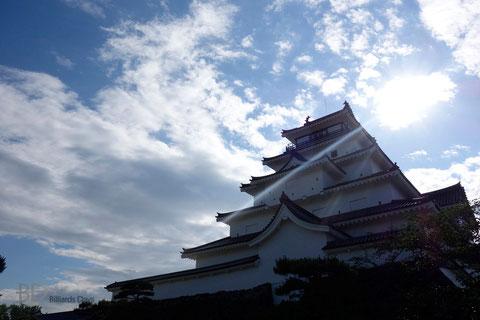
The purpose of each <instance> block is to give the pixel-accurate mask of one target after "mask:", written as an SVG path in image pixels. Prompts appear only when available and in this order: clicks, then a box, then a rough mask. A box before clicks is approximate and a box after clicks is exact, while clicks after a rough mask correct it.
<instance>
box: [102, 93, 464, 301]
mask: <svg viewBox="0 0 480 320" xmlns="http://www.w3.org/2000/svg"><path fill="white" fill-rule="evenodd" d="M282 136H283V137H285V138H287V139H288V140H289V141H290V142H291V144H289V145H288V146H287V147H286V150H285V152H283V153H282V154H279V155H277V156H274V157H269V158H263V164H264V165H266V166H269V167H270V168H272V169H273V170H274V171H275V172H274V173H272V174H269V175H265V176H260V177H252V178H251V179H250V182H249V183H247V184H242V185H241V187H240V190H241V191H242V192H246V193H248V194H250V195H251V196H252V197H253V199H254V200H253V206H252V207H248V208H244V209H241V210H238V211H233V212H226V213H218V214H217V217H216V219H217V222H221V223H225V224H227V225H228V226H229V227H230V235H229V236H228V237H226V238H223V239H219V240H216V241H213V242H210V243H206V244H203V245H200V246H198V247H194V248H188V249H187V248H184V249H183V251H182V253H181V255H182V258H189V259H193V260H195V261H196V268H195V269H191V270H184V271H179V272H173V273H167V274H161V275H156V276H151V277H145V278H141V279H133V280H127V281H121V282H115V283H112V284H110V285H108V286H107V287H106V289H107V290H108V291H110V292H112V297H114V296H115V295H116V294H118V293H119V292H120V288H121V287H122V286H123V285H125V284H128V283H132V282H135V281H147V282H150V283H151V284H152V285H153V287H154V292H155V295H154V297H153V298H154V299H166V298H173V297H179V296H185V295H194V294H199V293H213V292H217V291H221V290H240V289H248V288H252V287H255V286H257V285H260V284H263V283H266V282H269V283H271V284H272V285H273V286H275V285H276V284H279V283H281V282H282V281H283V278H282V277H280V276H278V275H276V274H275V273H274V272H273V267H274V265H275V261H276V260H277V259H278V258H280V257H283V256H286V257H288V258H302V257H318V256H335V257H338V258H340V259H344V260H348V259H349V258H351V257H354V256H356V255H361V254H363V253H364V251H365V250H372V249H373V248H375V246H376V244H378V242H379V241H382V240H385V239H387V238H389V237H390V236H391V235H392V232H393V231H392V230H393V229H395V228H396V227H399V226H401V225H402V224H403V223H404V221H405V217H404V216H405V214H406V213H410V212H412V213H415V212H418V213H421V212H423V211H425V210H429V211H430V210H440V209H441V208H442V207H448V206H451V205H453V204H455V203H458V202H460V201H465V200H466V195H465V191H464V189H463V187H462V186H461V185H460V183H458V184H456V185H453V186H450V187H447V188H444V189H440V190H436V191H432V192H429V193H424V194H422V193H420V192H419V191H418V190H417V189H416V188H415V186H414V185H413V184H412V183H411V182H410V181H409V180H408V179H407V178H406V177H405V175H404V174H403V173H402V171H401V170H400V169H399V167H398V166H397V165H396V163H393V162H392V161H391V160H390V159H389V158H388V157H387V155H386V154H385V153H384V152H383V151H382V149H381V148H380V147H379V145H378V144H377V142H376V140H375V139H374V138H373V137H372V136H371V135H370V134H369V133H368V132H367V131H366V130H365V129H364V128H363V127H362V126H361V124H360V123H359V122H358V121H357V120H356V118H355V116H354V114H353V112H352V109H351V108H350V106H349V105H348V103H347V102H345V103H344V107H343V109H341V110H339V111H337V112H334V113H332V114H329V115H327V116H325V117H322V118H319V119H316V120H313V121H309V117H308V118H307V119H306V120H305V123H304V125H303V126H301V127H298V128H294V129H290V130H283V131H282Z"/></svg>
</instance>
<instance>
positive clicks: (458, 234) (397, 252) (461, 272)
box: [373, 200, 480, 287]
mask: <svg viewBox="0 0 480 320" xmlns="http://www.w3.org/2000/svg"><path fill="white" fill-rule="evenodd" d="M479 214H480V202H479V201H478V200H477V201H474V202H472V203H471V204H469V203H463V204H460V205H456V206H452V207H450V208H447V209H443V210H441V211H438V212H432V211H425V212H422V213H419V214H418V213H417V214H410V215H408V216H407V223H406V225H405V227H404V228H402V229H401V230H399V231H398V232H397V234H396V236H394V237H393V238H392V239H391V241H388V242H386V243H384V244H383V245H381V246H380V247H379V249H378V250H377V252H376V254H375V257H373V259H375V258H376V257H379V256H382V255H386V256H387V257H388V260H389V261H401V262H402V263H404V264H405V265H407V266H409V267H411V268H414V269H415V268H417V269H427V268H429V269H439V268H447V269H448V270H450V271H452V272H453V273H454V274H455V275H456V278H457V280H458V281H460V282H461V283H462V285H463V286H466V287H478V286H479V285H480V229H479V226H480V223H479Z"/></svg>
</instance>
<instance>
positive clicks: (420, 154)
mask: <svg viewBox="0 0 480 320" xmlns="http://www.w3.org/2000/svg"><path fill="white" fill-rule="evenodd" d="M427 155H428V153H427V151H425V150H423V149H422V150H417V151H414V152H410V153H408V154H406V155H405V156H404V157H406V158H410V159H412V160H416V159H418V158H422V157H426V156H427Z"/></svg>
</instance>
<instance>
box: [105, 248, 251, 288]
mask: <svg viewBox="0 0 480 320" xmlns="http://www.w3.org/2000/svg"><path fill="white" fill-rule="evenodd" d="M258 259H260V257H259V256H258V255H254V256H250V257H246V258H241V259H237V260H233V261H228V262H223V263H219V264H214V265H211V266H206V267H201V268H196V269H189V270H184V271H177V272H172V273H165V274H159V275H156V276H151V277H144V278H138V279H133V280H126V281H120V282H114V283H112V284H109V285H108V286H106V287H105V289H107V290H108V289H112V288H118V287H121V286H123V285H125V284H129V283H135V282H138V281H147V282H152V281H159V280H167V279H174V278H178V277H185V276H190V275H198V274H202V273H206V272H210V271H217V270H222V269H227V268H232V267H238V266H241V265H246V264H250V263H253V262H255V261H257V260H258Z"/></svg>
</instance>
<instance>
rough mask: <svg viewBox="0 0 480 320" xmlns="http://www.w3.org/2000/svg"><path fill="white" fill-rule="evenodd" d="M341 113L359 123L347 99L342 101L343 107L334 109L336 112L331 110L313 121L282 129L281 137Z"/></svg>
mask: <svg viewBox="0 0 480 320" xmlns="http://www.w3.org/2000/svg"><path fill="white" fill-rule="evenodd" d="M342 113H348V114H349V115H350V116H351V117H352V119H353V120H354V121H355V122H356V124H359V123H358V121H357V119H356V118H355V115H354V114H353V111H352V109H351V108H350V105H349V104H348V102H347V101H345V102H344V103H343V108H342V109H341V110H339V111H336V112H333V113H330V114H328V115H326V116H324V117H321V118H318V119H315V120H313V121H309V122H305V124H304V125H303V126H301V127H297V128H293V129H288V130H282V137H286V136H287V135H289V134H292V133H296V132H299V131H303V130H305V129H307V128H310V127H314V126H317V125H319V124H321V123H325V122H327V121H329V120H331V119H333V118H336V117H337V116H339V115H341V114H342Z"/></svg>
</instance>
